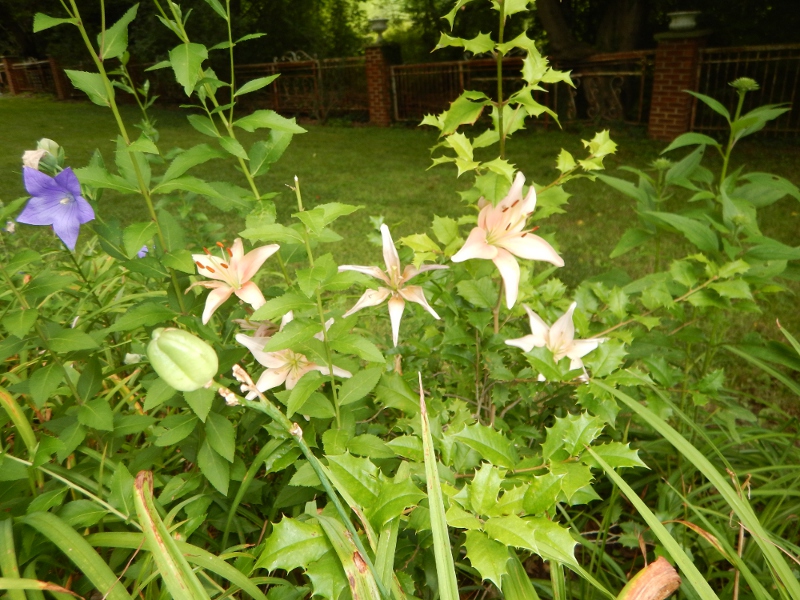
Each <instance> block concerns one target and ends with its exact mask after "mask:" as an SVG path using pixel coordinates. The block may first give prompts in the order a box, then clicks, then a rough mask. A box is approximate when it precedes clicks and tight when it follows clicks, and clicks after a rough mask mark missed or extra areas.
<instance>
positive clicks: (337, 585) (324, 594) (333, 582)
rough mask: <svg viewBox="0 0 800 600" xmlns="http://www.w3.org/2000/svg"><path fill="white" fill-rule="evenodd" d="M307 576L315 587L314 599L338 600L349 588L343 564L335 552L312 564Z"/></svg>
mask: <svg viewBox="0 0 800 600" xmlns="http://www.w3.org/2000/svg"><path fill="white" fill-rule="evenodd" d="M305 574H306V577H308V579H309V580H310V581H311V585H312V586H314V597H317V596H319V597H320V598H325V599H326V600H338V599H339V597H340V596H341V595H342V592H344V589H345V588H346V587H347V586H348V582H347V576H346V575H345V573H344V570H343V569H342V563H341V562H340V561H339V557H338V556H336V554H335V553H334V552H326V553H325V554H324V555H323V556H322V558H320V559H319V560H316V561H314V562H312V563H310V564H309V565H308V568H307V569H306V572H305Z"/></svg>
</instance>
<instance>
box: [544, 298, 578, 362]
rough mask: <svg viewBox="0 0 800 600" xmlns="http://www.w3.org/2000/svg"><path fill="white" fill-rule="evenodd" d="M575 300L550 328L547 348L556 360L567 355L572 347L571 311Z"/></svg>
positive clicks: (573, 327)
mask: <svg viewBox="0 0 800 600" xmlns="http://www.w3.org/2000/svg"><path fill="white" fill-rule="evenodd" d="M576 306H578V303H577V302H573V303H572V304H570V306H569V310H567V312H565V313H564V314H563V315H561V316H560V317H559V318H558V320H557V321H556V322H555V323H553V326H552V327H551V328H550V343H549V344H548V346H547V347H548V348H550V350H551V351H552V352H553V355H554V357H556V360H560V359H561V358H563V357H564V356H566V355H567V351H568V350H569V349H570V348H571V347H572V344H573V341H574V339H575V325H574V324H573V322H572V313H574V312H575V307H576Z"/></svg>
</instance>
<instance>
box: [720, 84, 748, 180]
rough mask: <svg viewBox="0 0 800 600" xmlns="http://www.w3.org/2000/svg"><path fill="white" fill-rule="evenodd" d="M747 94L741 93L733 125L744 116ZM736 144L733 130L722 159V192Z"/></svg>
mask: <svg viewBox="0 0 800 600" xmlns="http://www.w3.org/2000/svg"><path fill="white" fill-rule="evenodd" d="M745 93H746V92H739V102H738V103H737V105H736V112H735V113H734V115H733V122H732V123H731V125H733V123H735V122H736V121H738V120H739V115H741V114H742V106H743V105H744V96H745ZM735 143H736V139H735V138H734V137H733V130H731V133H730V135H729V136H728V146H727V147H726V148H725V155H724V156H723V157H722V171H721V172H720V174H719V188H720V190H721V189H722V188H723V186H724V185H725V177H726V176H727V174H728V162H729V161H730V159H731V152H732V151H733V145H734V144H735Z"/></svg>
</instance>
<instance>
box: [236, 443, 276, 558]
mask: <svg viewBox="0 0 800 600" xmlns="http://www.w3.org/2000/svg"><path fill="white" fill-rule="evenodd" d="M289 444H290V443H289V441H288V440H279V439H272V440H270V441H269V442H268V443H267V444H266V445H265V446H264V447H263V448H261V450H260V451H259V452H258V454H256V457H255V458H254V459H253V462H251V463H250V468H249V469H247V472H246V473H245V474H244V478H243V479H242V485H240V486H239V491H237V492H236V496H235V497H234V499H233V503H232V504H231V505H230V507H229V508H228V520H227V521H226V522H225V531H224V533H223V534H222V548H223V549H224V548H227V547H228V534H229V533H230V530H231V523H233V518H234V517H235V516H236V509H237V508H239V505H240V504H241V503H242V498H244V495H245V494H246V493H247V490H249V489H250V484H251V483H253V481H254V480H255V478H256V475H257V474H258V471H259V470H260V469H261V466H262V465H263V464H264V461H266V460H267V459H268V458H269V457H270V456H271V455H272V454H274V453H278V452H283V453H286V451H287V449H288V448H289Z"/></svg>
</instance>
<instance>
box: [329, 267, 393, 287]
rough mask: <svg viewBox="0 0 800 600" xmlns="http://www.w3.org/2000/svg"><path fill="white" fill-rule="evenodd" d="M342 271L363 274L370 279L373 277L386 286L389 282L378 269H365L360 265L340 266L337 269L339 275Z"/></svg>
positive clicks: (384, 274)
mask: <svg viewBox="0 0 800 600" xmlns="http://www.w3.org/2000/svg"><path fill="white" fill-rule="evenodd" d="M342 271H355V272H356V273H363V274H364V275H369V276H370V277H374V278H375V279H380V280H381V281H383V282H384V283H386V284H387V285H390V284H391V282H390V281H389V278H388V277H387V276H386V273H384V272H383V271H382V270H381V269H380V268H379V267H365V266H362V265H342V266H340V267H339V273H341V272H342Z"/></svg>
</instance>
